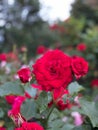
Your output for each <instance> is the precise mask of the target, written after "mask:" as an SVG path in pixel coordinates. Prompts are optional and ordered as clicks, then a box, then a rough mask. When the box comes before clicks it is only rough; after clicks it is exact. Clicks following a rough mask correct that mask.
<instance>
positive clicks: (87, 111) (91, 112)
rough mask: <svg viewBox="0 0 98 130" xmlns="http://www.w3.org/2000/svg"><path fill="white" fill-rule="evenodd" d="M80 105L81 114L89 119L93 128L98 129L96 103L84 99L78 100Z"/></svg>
mask: <svg viewBox="0 0 98 130" xmlns="http://www.w3.org/2000/svg"><path fill="white" fill-rule="evenodd" d="M80 103H81V109H82V111H83V114H84V115H86V116H88V117H89V118H90V120H91V123H92V125H93V127H98V110H97V109H96V106H95V104H96V103H95V102H94V101H88V100H86V99H80Z"/></svg>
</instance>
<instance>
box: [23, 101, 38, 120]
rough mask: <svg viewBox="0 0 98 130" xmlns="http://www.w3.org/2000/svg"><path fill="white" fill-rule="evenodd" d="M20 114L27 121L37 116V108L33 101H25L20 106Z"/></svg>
mask: <svg viewBox="0 0 98 130" xmlns="http://www.w3.org/2000/svg"><path fill="white" fill-rule="evenodd" d="M21 113H22V115H23V117H25V118H26V119H27V120H29V119H31V118H32V117H36V115H37V106H36V103H35V101H34V100H33V99H30V100H26V101H25V102H24V103H23V105H22V106H21Z"/></svg>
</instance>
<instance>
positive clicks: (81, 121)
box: [71, 112, 83, 126]
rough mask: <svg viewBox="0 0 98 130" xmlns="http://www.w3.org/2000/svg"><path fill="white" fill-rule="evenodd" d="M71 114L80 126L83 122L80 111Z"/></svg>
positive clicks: (75, 122)
mask: <svg viewBox="0 0 98 130" xmlns="http://www.w3.org/2000/svg"><path fill="white" fill-rule="evenodd" d="M71 116H72V117H73V118H74V124H75V125H76V126H80V125H82V124H83V118H82V116H81V115H80V114H79V113H78V112H72V113H71Z"/></svg>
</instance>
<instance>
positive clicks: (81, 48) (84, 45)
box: [77, 43, 87, 51]
mask: <svg viewBox="0 0 98 130" xmlns="http://www.w3.org/2000/svg"><path fill="white" fill-rule="evenodd" d="M86 48H87V46H86V44H85V43H80V44H78V45H77V50H78V51H85V50H86Z"/></svg>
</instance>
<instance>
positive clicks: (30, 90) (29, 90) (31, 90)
mask: <svg viewBox="0 0 98 130" xmlns="http://www.w3.org/2000/svg"><path fill="white" fill-rule="evenodd" d="M24 88H25V91H26V92H27V93H28V94H29V95H30V96H31V97H35V96H36V94H37V89H35V88H33V87H31V86H30V85H26V86H24Z"/></svg>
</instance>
